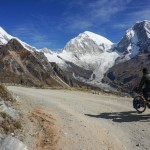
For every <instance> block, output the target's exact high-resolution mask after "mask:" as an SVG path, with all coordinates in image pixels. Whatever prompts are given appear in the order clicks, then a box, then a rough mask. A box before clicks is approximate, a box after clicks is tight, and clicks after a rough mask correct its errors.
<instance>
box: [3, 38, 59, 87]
mask: <svg viewBox="0 0 150 150" xmlns="http://www.w3.org/2000/svg"><path fill="white" fill-rule="evenodd" d="M58 80H59V79H57V76H56V75H55V72H54V71H53V69H52V66H51V64H49V62H48V61H47V58H46V57H45V56H44V54H43V53H39V52H36V51H35V52H31V51H28V50H26V49H25V48H24V47H23V46H22V44H21V43H20V42H19V41H17V40H16V39H11V40H10V41H9V42H8V43H7V44H6V45H1V46H0V81H1V82H4V83H18V84H24V85H34V86H45V85H48V86H62V85H61V82H60V81H58Z"/></svg>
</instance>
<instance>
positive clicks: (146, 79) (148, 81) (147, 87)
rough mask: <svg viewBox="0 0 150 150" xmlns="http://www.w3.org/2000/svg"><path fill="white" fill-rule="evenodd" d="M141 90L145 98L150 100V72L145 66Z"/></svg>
mask: <svg viewBox="0 0 150 150" xmlns="http://www.w3.org/2000/svg"><path fill="white" fill-rule="evenodd" d="M143 87H144V88H143ZM139 90H140V91H142V93H143V96H144V98H145V100H146V101H148V102H150V99H148V96H149V93H150V72H149V71H148V69H147V68H143V76H142V79H141V82H140V84H139Z"/></svg>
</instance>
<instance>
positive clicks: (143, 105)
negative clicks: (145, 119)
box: [134, 96, 146, 113]
mask: <svg viewBox="0 0 150 150" xmlns="http://www.w3.org/2000/svg"><path fill="white" fill-rule="evenodd" d="M134 99H135V100H137V102H138V103H137V108H136V110H137V112H138V113H143V112H144V111H145V110H146V103H145V101H144V99H143V98H142V97H141V96H136V97H135V98H134Z"/></svg>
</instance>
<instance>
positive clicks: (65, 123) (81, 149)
mask: <svg viewBox="0 0 150 150" xmlns="http://www.w3.org/2000/svg"><path fill="white" fill-rule="evenodd" d="M8 89H9V90H10V91H11V92H13V93H14V94H15V96H19V98H20V101H21V104H22V105H23V106H24V107H25V108H24V109H27V110H28V111H32V109H35V108H44V109H46V110H47V111H49V112H52V113H53V115H54V116H55V117H54V118H56V124H57V125H58V126H59V127H58V128H59V130H58V134H59V137H60V140H59V141H58V143H59V144H60V145H61V149H62V150H146V149H147V150H150V142H149V139H150V115H149V110H146V112H145V113H143V114H137V113H136V112H135V111H134V109H133V108H132V99H129V98H119V97H116V96H108V95H102V94H99V95H96V94H92V93H87V92H80V91H69V90H52V89H34V88H24V87H13V86H9V87H8ZM59 148H60V147H59Z"/></svg>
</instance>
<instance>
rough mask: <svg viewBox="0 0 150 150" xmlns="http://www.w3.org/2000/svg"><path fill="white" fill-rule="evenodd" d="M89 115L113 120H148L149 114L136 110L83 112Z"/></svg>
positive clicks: (149, 120)
mask: <svg viewBox="0 0 150 150" xmlns="http://www.w3.org/2000/svg"><path fill="white" fill-rule="evenodd" d="M85 115H86V116H89V117H95V118H104V119H111V120H112V121H114V122H120V123H121V122H136V121H141V122H150V114H138V113H137V112H136V111H126V112H112V113H101V114H99V115H92V114H85Z"/></svg>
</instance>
